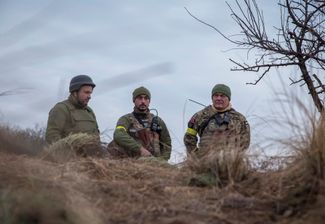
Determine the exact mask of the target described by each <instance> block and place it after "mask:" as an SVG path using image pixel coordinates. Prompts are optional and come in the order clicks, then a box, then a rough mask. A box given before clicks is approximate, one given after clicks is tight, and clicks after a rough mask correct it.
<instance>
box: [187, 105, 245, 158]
mask: <svg viewBox="0 0 325 224" xmlns="http://www.w3.org/2000/svg"><path fill="white" fill-rule="evenodd" d="M217 114H218V115H217ZM217 116H218V117H217ZM198 137H200V140H199V139H198ZM198 141H199V144H197V143H198ZM184 144H185V146H186V149H187V152H193V151H200V150H202V149H203V150H205V149H209V148H221V149H225V148H236V149H239V150H245V149H247V148H248V147H249V144H250V127H249V124H248V122H247V120H246V118H245V117H244V116H243V115H242V114H241V113H239V112H237V111H236V110H234V109H229V110H227V111H224V112H218V113H217V112H216V110H215V109H214V108H213V106H212V105H210V106H207V107H205V108H204V109H203V110H201V111H199V112H197V113H196V114H194V115H193V116H192V118H191V120H190V121H189V122H188V128H187V131H186V133H185V136H184Z"/></svg>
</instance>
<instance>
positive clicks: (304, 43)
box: [186, 0, 325, 112]
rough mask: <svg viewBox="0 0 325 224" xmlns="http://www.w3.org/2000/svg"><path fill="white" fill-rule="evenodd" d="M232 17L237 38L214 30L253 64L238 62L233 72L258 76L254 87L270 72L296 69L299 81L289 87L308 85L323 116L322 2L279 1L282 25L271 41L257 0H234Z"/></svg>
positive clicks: (324, 41)
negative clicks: (248, 55) (251, 56)
mask: <svg viewBox="0 0 325 224" xmlns="http://www.w3.org/2000/svg"><path fill="white" fill-rule="evenodd" d="M227 4H228V6H229V8H230V10H231V16H232V18H233V19H234V21H235V22H236V24H237V25H238V26H239V28H240V35H234V36H231V37H228V36H226V35H225V34H223V33H222V32H220V31H219V30H218V29H217V28H216V27H214V26H212V25H210V24H208V23H206V22H204V21H202V20H200V19H198V18H197V17H195V16H194V15H192V14H191V13H190V12H189V11H188V10H187V9H186V10H187V12H188V13H189V14H190V15H191V16H192V17H193V18H195V19H196V20H198V21H199V22H201V23H203V24H205V25H207V26H210V27H211V28H213V29H215V30H216V31H217V32H218V33H219V34H221V35H222V36H223V37H224V38H226V39H227V40H228V41H230V42H231V43H233V44H235V45H236V47H238V48H241V49H242V48H244V49H246V50H248V52H252V51H255V53H256V54H254V55H255V60H254V62H238V61H236V60H233V59H230V61H232V62H233V63H234V64H235V67H234V68H232V69H231V70H232V71H251V72H258V73H259V77H258V79H257V80H256V81H255V82H253V83H248V84H253V85H256V84H257V83H258V82H259V81H260V80H261V79H262V78H263V77H264V76H265V75H267V74H268V72H269V71H270V70H271V69H272V68H280V67H285V66H297V68H298V69H299V71H300V73H299V74H300V78H298V79H296V80H294V79H292V78H290V80H291V82H292V84H298V83H299V84H301V85H307V88H308V91H309V93H310V95H311V97H312V99H313V102H314V104H315V106H316V108H317V109H318V111H319V112H324V102H323V101H322V97H323V98H324V95H325V86H324V84H323V81H324V80H322V79H321V78H320V75H319V74H316V73H313V71H318V72H320V73H321V72H323V76H324V72H325V57H324V56H325V29H324V28H325V0H279V3H278V4H279V7H280V12H281V13H280V16H281V19H280V21H281V24H280V25H279V26H278V27H276V28H275V29H276V31H277V35H276V36H275V37H273V38H271V36H270V35H269V34H268V33H267V32H266V28H265V23H264V17H263V12H262V11H261V10H260V8H259V7H258V5H257V3H256V0H236V8H237V11H235V10H234V8H233V7H232V6H231V5H230V4H229V3H227Z"/></svg>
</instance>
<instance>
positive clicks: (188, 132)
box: [186, 128, 197, 136]
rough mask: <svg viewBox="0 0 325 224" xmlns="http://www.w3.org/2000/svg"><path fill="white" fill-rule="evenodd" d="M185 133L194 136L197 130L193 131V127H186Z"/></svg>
mask: <svg viewBox="0 0 325 224" xmlns="http://www.w3.org/2000/svg"><path fill="white" fill-rule="evenodd" d="M186 133H187V134H189V135H193V136H196V134H197V131H195V130H194V129H193V128H187V130H186Z"/></svg>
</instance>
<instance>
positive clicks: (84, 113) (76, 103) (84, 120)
mask: <svg viewBox="0 0 325 224" xmlns="http://www.w3.org/2000/svg"><path fill="white" fill-rule="evenodd" d="M95 86H96V85H95V83H94V82H93V80H92V79H91V78H90V77H89V76H87V75H77V76H75V77H73V78H72V79H71V81H70V86H69V91H70V96H69V97H68V99H67V100H64V101H62V102H59V103H57V104H56V105H55V106H54V107H53V108H52V109H51V110H50V112H49V117H48V121H47V128H46V133H45V138H46V141H47V142H48V143H53V142H55V141H57V140H59V139H61V138H64V137H67V136H68V135H69V134H74V133H80V132H81V133H87V134H94V135H98V136H99V130H98V124H97V121H96V117H95V114H94V112H93V110H92V109H91V108H90V107H89V106H88V102H89V100H90V98H91V94H92V92H93V89H94V88H95Z"/></svg>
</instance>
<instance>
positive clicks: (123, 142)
mask: <svg viewBox="0 0 325 224" xmlns="http://www.w3.org/2000/svg"><path fill="white" fill-rule="evenodd" d="M153 117H154V115H153V114H151V113H149V112H148V113H146V114H145V119H146V120H147V123H146V124H145V126H146V127H143V125H140V124H139V122H138V120H137V119H136V118H135V116H134V114H133V113H129V114H126V115H124V116H122V117H120V119H119V120H118V122H117V124H116V129H115V131H114V141H115V142H116V143H117V144H118V145H119V146H120V147H122V148H123V149H124V150H127V151H129V152H134V153H136V154H138V153H139V151H140V147H141V146H143V141H142V140H141V139H140V138H139V136H138V131H139V130H141V129H143V128H147V129H148V130H149V131H151V129H150V127H151V124H152V119H153ZM158 124H159V126H160V128H161V130H160V131H159V132H158V134H159V147H160V156H158V157H161V158H163V159H165V160H168V159H169V158H170V154H171V148H172V147H171V139H170V135H169V131H168V129H167V126H166V124H165V122H164V121H163V120H162V119H161V118H160V117H158ZM131 154H132V153H131Z"/></svg>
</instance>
